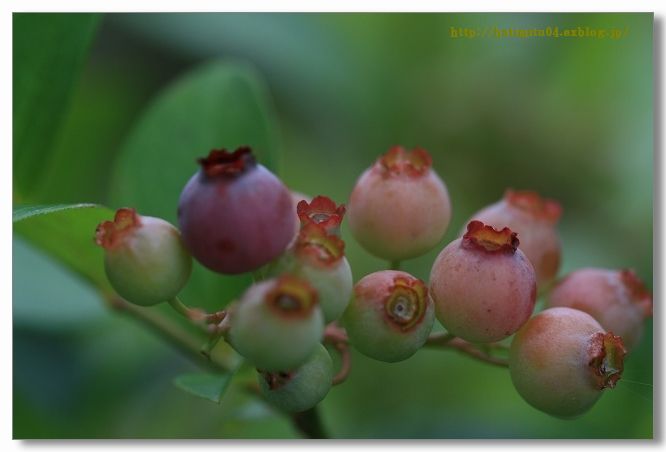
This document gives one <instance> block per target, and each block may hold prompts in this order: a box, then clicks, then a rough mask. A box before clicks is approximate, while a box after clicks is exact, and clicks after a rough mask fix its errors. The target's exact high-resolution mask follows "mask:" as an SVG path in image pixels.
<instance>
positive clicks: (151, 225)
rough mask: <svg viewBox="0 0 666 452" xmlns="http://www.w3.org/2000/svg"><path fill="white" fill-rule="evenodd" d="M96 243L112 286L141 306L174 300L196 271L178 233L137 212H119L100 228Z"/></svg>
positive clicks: (163, 223) (96, 234) (163, 222)
mask: <svg viewBox="0 0 666 452" xmlns="http://www.w3.org/2000/svg"><path fill="white" fill-rule="evenodd" d="M95 243H97V244H98V245H100V246H101V247H103V248H104V269H105V271H106V276H107V278H108V279H109V282H110V283H111V286H112V287H113V288H114V290H115V291H116V292H118V294H119V295H120V296H121V297H123V298H124V299H126V300H127V301H129V302H131V303H134V304H137V305H141V306H151V305H155V304H157V303H161V302H163V301H169V300H171V299H173V298H174V297H175V296H176V295H177V294H178V292H180V291H181V289H182V288H183V287H184V286H185V283H187V280H188V279H189V277H190V273H191V271H192V258H191V257H190V255H189V253H188V252H187V250H186V249H185V246H184V245H183V243H182V241H181V238H180V233H179V232H178V230H177V229H176V228H175V227H173V226H172V225H171V224H169V223H167V222H166V221H164V220H162V219H160V218H153V217H144V216H140V215H138V214H137V213H136V211H135V210H134V209H126V208H123V209H118V211H117V212H116V215H115V218H114V220H113V221H105V222H103V223H101V224H100V225H99V226H97V230H96V231H95Z"/></svg>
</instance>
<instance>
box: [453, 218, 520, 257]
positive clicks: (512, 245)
mask: <svg viewBox="0 0 666 452" xmlns="http://www.w3.org/2000/svg"><path fill="white" fill-rule="evenodd" d="M519 243H520V241H519V240H518V234H516V233H515V232H512V231H511V229H509V228H507V227H505V228H504V229H502V230H501V231H498V230H497V229H495V228H493V227H492V226H490V225H485V224H483V223H482V222H480V221H478V220H473V221H470V222H469V224H468V225H467V232H466V233H465V235H463V241H462V244H463V246H464V247H465V248H471V249H478V250H482V251H485V252H488V253H508V254H513V253H515V252H516V249H517V248H518V244H519Z"/></svg>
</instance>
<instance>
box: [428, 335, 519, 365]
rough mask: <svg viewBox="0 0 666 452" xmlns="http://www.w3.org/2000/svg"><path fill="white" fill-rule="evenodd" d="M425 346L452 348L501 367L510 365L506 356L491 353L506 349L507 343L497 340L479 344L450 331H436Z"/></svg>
mask: <svg viewBox="0 0 666 452" xmlns="http://www.w3.org/2000/svg"><path fill="white" fill-rule="evenodd" d="M425 346H426V347H433V348H435V347H436V348H451V349H453V350H457V351H459V352H461V353H464V354H466V355H467V356H470V357H472V358H474V359H477V360H479V361H483V362H485V363H488V364H492V365H495V366H499V367H508V366H509V362H508V361H507V360H506V359H505V358H500V357H498V356H494V355H492V354H491V351H493V350H506V348H507V347H506V345H504V344H500V343H497V342H495V343H491V344H483V346H478V345H475V344H472V343H470V342H467V341H466V340H464V339H461V338H459V337H456V336H454V335H452V334H450V333H434V334H431V335H430V337H429V338H428V340H427V341H426V343H425Z"/></svg>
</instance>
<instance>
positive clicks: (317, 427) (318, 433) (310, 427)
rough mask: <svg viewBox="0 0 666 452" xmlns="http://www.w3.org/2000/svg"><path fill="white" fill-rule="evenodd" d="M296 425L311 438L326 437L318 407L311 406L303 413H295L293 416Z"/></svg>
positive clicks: (305, 435) (304, 434)
mask: <svg viewBox="0 0 666 452" xmlns="http://www.w3.org/2000/svg"><path fill="white" fill-rule="evenodd" d="M291 419H292V422H293V423H294V426H295V427H296V428H297V429H298V430H299V431H300V432H301V433H302V434H303V436H304V437H306V438H310V439H326V438H327V436H326V433H325V432H324V427H323V426H322V423H321V419H320V417H319V411H318V410H317V407H316V406H315V407H313V408H310V409H309V410H307V411H303V412H302V413H295V414H292V416H291Z"/></svg>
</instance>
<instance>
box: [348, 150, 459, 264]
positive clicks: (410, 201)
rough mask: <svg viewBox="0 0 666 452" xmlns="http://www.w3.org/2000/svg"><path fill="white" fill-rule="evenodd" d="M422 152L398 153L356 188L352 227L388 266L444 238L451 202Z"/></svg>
mask: <svg viewBox="0 0 666 452" xmlns="http://www.w3.org/2000/svg"><path fill="white" fill-rule="evenodd" d="M431 164H432V160H431V158H430V155H429V154H428V153H427V152H426V151H425V150H423V149H414V150H413V151H411V152H407V151H406V150H405V149H403V148H402V147H394V148H392V149H391V150H389V151H388V152H387V153H386V154H385V155H383V156H382V157H380V158H379V159H378V160H377V161H376V162H375V164H374V165H373V166H372V167H370V168H369V169H368V170H366V171H365V172H364V173H363V174H362V175H361V177H360V178H359V179H358V181H357V182H356V185H355V186H354V190H353V191H352V193H351V197H350V199H349V205H348V206H347V208H348V214H347V215H348V218H349V220H348V221H349V227H350V229H351V232H352V234H353V235H354V238H355V239H356V240H357V241H358V243H360V244H361V246H362V247H363V248H365V249H366V250H367V251H368V252H369V253H371V254H373V255H375V256H377V257H380V258H382V259H386V260H389V261H400V260H403V259H409V258H412V257H416V256H420V255H421V254H423V253H425V252H426V251H428V250H430V249H431V248H432V247H433V246H435V245H436V244H437V242H439V240H441V239H442V237H443V236H444V233H445V232H446V229H447V227H448V225H449V221H450V219H451V202H450V200H449V194H448V191H447V189H446V186H445V185H444V182H442V180H441V179H440V178H439V176H438V175H437V174H436V173H435V172H434V171H433V170H432V169H431Z"/></svg>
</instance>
